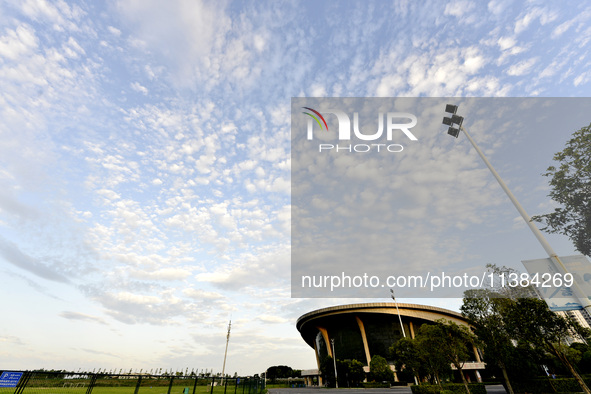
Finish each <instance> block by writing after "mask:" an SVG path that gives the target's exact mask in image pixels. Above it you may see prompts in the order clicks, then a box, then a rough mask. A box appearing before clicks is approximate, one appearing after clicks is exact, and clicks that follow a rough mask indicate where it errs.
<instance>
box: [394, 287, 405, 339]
mask: <svg viewBox="0 0 591 394" xmlns="http://www.w3.org/2000/svg"><path fill="white" fill-rule="evenodd" d="M390 293H392V294H391V297H392V299H393V300H394V304H395V305H396V312H397V313H398V321H399V322H400V328H401V329H402V336H403V337H404V338H406V333H405V332H404V326H403V325H402V317H400V310H399V309H398V301H396V297H395V296H394V289H390Z"/></svg>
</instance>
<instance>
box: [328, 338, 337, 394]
mask: <svg viewBox="0 0 591 394" xmlns="http://www.w3.org/2000/svg"><path fill="white" fill-rule="evenodd" d="M330 343H331V345H332V361H333V363H334V384H335V387H336V388H337V389H338V388H339V380H338V378H337V355H336V353H335V351H334V338H331V340H330Z"/></svg>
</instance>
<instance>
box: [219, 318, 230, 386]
mask: <svg viewBox="0 0 591 394" xmlns="http://www.w3.org/2000/svg"><path fill="white" fill-rule="evenodd" d="M231 327H232V320H230V322H229V323H228V335H227V336H226V351H225V352H224V366H223V367H222V382H221V383H222V384H224V377H225V375H224V374H225V372H226V356H227V355H228V342H230V328H231Z"/></svg>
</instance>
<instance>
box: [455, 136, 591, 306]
mask: <svg viewBox="0 0 591 394" xmlns="http://www.w3.org/2000/svg"><path fill="white" fill-rule="evenodd" d="M460 130H462V131H463V132H464V135H465V136H466V137H467V138H468V141H470V143H471V144H472V146H473V147H474V149H476V152H478V155H479V156H480V158H481V159H482V161H484V164H486V166H487V167H488V169H489V170H490V172H492V174H493V175H494V177H495V179H496V180H497V182H498V183H499V185H501V188H503V190H504V191H505V193H506V194H507V196H508V197H509V199H510V200H511V202H512V203H513V205H514V206H515V208H517V211H518V212H519V214H520V215H521V217H522V218H523V220H525V223H526V224H527V225H528V227H529V228H530V230H531V231H532V232H533V233H534V235H535V237H536V238H537V239H538V241H539V242H540V244H541V245H542V247H543V248H544V250H545V251H546V253H547V254H548V256H549V257H550V259H551V260H552V261H553V262H554V263H555V265H556V266H557V267H560V268H561V269H562V270H563V271H564V273H567V272H568V270H567V269H566V267H565V266H564V264H563V263H562V261H560V258H559V257H558V255H557V254H556V252H554V250H553V249H552V247H551V246H550V244H549V243H548V241H546V238H545V237H544V235H543V234H542V232H541V231H540V230H539V229H538V227H537V226H536V225H534V223H533V222H532V220H531V217H530V216H529V215H528V214H527V212H526V211H525V209H523V207H522V206H521V204H519V201H517V198H515V196H514V195H513V193H511V190H509V187H508V186H507V184H505V182H504V181H503V179H502V178H501V176H500V175H499V173H498V172H497V171H496V170H495V169H494V168H493V166H492V164H491V163H490V162H489V161H488V159H487V158H486V156H484V153H483V152H482V151H481V150H480V148H479V147H478V145H476V142H475V141H474V140H473V139H472V137H471V136H470V134H468V131H467V130H466V129H465V128H464V127H463V126H460ZM573 286H574V288H575V289H574V290H575V294H576V295H577V298H578V300H579V302H580V303H581V306H582V307H583V308H584V309H585V310H586V311H587V312H588V313H590V314H591V301H590V300H589V298H588V297H587V296H586V295H585V293H584V292H583V291H582V290H581V288H580V287H579V285H578V284H577V283H576V282H573Z"/></svg>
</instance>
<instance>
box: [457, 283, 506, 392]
mask: <svg viewBox="0 0 591 394" xmlns="http://www.w3.org/2000/svg"><path fill="white" fill-rule="evenodd" d="M507 302H508V300H507V299H506V298H499V297H498V294H497V293H496V292H494V291H492V290H489V289H477V290H468V291H466V292H465V293H464V299H463V304H462V306H461V307H460V311H461V312H462V314H463V315H464V316H466V317H467V318H468V320H469V321H470V323H471V324H472V327H473V331H474V334H476V337H477V338H478V342H479V343H480V344H481V346H482V350H484V358H485V361H486V362H487V364H489V365H490V364H494V365H496V366H497V367H498V368H499V369H500V370H501V373H502V374H503V379H504V380H505V384H506V385H507V391H508V392H509V394H513V393H514V392H513V387H512V386H511V382H510V379H509V373H508V371H507V369H508V367H507V366H508V364H509V361H510V359H511V357H512V355H513V354H514V353H515V346H513V343H511V338H510V337H509V334H508V333H507V330H506V327H505V321H504V319H503V314H502V309H503V305H504V304H506V303H507Z"/></svg>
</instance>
